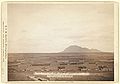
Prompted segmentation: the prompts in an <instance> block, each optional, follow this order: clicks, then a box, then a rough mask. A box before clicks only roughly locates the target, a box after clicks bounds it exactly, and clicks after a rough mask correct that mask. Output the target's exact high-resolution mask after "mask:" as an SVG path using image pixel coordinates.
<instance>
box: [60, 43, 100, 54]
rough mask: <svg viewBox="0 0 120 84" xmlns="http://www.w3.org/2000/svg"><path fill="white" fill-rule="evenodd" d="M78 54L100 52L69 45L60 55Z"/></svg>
mask: <svg viewBox="0 0 120 84" xmlns="http://www.w3.org/2000/svg"><path fill="white" fill-rule="evenodd" d="M80 52H101V51H99V50H97V49H88V48H82V47H80V46H77V45H71V46H69V47H67V48H66V49H64V51H62V53H80Z"/></svg>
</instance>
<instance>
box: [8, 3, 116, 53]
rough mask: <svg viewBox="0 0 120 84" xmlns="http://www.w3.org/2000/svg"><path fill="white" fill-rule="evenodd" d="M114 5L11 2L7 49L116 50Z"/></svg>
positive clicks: (16, 51)
mask: <svg viewBox="0 0 120 84" xmlns="http://www.w3.org/2000/svg"><path fill="white" fill-rule="evenodd" d="M113 20H114V9H113V4H99V3H97V4H12V3H11V4H8V46H9V48H8V50H9V51H8V52H9V53H56V52H61V51H63V50H64V49H65V48H67V47H68V46H70V45H77V46H81V47H86V48H90V49H98V50H101V51H104V52H113V51H114V22H113Z"/></svg>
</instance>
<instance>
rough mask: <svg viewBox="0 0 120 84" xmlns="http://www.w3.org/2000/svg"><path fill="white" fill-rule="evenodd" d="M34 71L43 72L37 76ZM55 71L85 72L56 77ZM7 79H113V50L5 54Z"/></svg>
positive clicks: (56, 72)
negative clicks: (105, 51)
mask: <svg viewBox="0 0 120 84" xmlns="http://www.w3.org/2000/svg"><path fill="white" fill-rule="evenodd" d="M36 72H37V73H45V74H44V75H43V74H39V75H38V74H35V73H36ZM46 73H53V75H48V74H46ZM58 73H60V74H62V73H85V75H84V74H83V75H70V76H69V75H61V76H56V74H58ZM86 73H89V74H88V75H86ZM8 80H9V81H113V80H114V55H113V53H36V54H35V53H9V56H8Z"/></svg>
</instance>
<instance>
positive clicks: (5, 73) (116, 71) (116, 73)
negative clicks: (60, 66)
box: [0, 1, 120, 84]
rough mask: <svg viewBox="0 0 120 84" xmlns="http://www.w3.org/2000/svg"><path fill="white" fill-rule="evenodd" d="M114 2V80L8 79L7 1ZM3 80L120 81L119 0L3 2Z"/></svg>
mask: <svg viewBox="0 0 120 84" xmlns="http://www.w3.org/2000/svg"><path fill="white" fill-rule="evenodd" d="M54 2H55V3H64V2H65V3H66V2H68V3H69V2H70V3H80V4H81V3H86V2H87V3H89V2H90V3H94V2H97V3H99V2H103V3H114V81H40V82H39V81H8V69H7V68H8V58H7V57H8V48H9V47H8V46H9V45H8V33H9V31H8V30H9V29H8V25H7V3H54ZM0 33H1V37H0V40H1V49H0V50H1V52H0V54H1V80H2V82H4V83H10V84H13V83H14V84H18V83H22V84H26V83H32V84H33V83H49V84H53V83H55V84H56V83H57V84H60V83H62V84H64V83H75V84H77V83H82V84H88V83H89V84H96V83H97V84H98V83H100V84H106V83H108V82H109V84H114V83H118V81H119V74H120V73H119V51H120V50H119V38H120V37H119V2H114V1H6V2H1V31H0Z"/></svg>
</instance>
